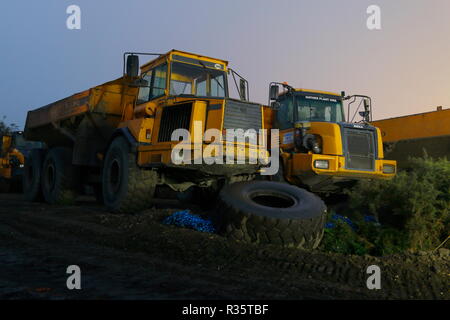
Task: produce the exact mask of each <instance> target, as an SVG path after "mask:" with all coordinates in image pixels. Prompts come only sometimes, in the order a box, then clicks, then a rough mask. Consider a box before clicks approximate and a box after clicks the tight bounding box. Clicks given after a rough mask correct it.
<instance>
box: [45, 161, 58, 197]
mask: <svg viewBox="0 0 450 320" xmlns="http://www.w3.org/2000/svg"><path fill="white" fill-rule="evenodd" d="M55 176H56V172H55V166H54V165H53V163H51V162H50V163H49V164H48V165H47V169H46V175H45V185H46V187H47V190H49V191H51V190H53V189H54V188H55Z"/></svg>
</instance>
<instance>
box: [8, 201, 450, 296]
mask: <svg viewBox="0 0 450 320" xmlns="http://www.w3.org/2000/svg"><path fill="white" fill-rule="evenodd" d="M156 205H157V208H153V209H150V210H147V211H144V212H141V213H137V214H135V215H116V214H110V213H107V212H105V211H104V209H103V208H102V206H100V205H98V204H96V203H95V202H94V201H93V200H92V199H90V198H87V197H85V198H80V199H79V201H77V203H76V205H73V206H49V205H46V204H42V203H28V202H24V201H23V200H22V197H21V195H19V194H0V299H158V300H159V299H164V300H166V299H289V300H291V299H294V300H300V299H449V298H450V292H449V288H450V286H449V285H450V281H449V280H450V260H449V254H448V251H445V250H441V251H439V252H437V253H435V254H432V253H420V254H405V255H393V256H387V257H382V258H376V257H370V256H365V257H359V256H344V255H339V254H330V253H324V252H320V251H301V250H296V249H287V248H286V249H283V248H279V247H275V246H261V245H260V246H257V245H248V244H243V243H238V242H234V241H231V240H228V239H226V238H223V237H221V236H218V235H216V234H209V233H201V232H197V231H194V230H189V229H183V228H178V227H174V226H166V225H163V224H161V220H162V219H163V218H164V217H166V216H168V215H170V214H171V213H173V212H176V211H178V210H179V209H182V208H183V206H182V205H181V204H179V203H177V202H176V201H167V200H165V201H160V202H157V204H156ZM192 209H193V210H194V211H195V212H198V211H199V209H196V208H192ZM372 264H375V265H378V266H379V267H380V268H381V286H382V288H381V290H369V289H367V287H366V279H367V277H368V275H367V274H366V269H367V267H368V266H369V265H372ZM69 265H78V266H79V267H80V268H81V277H82V278H81V287H82V289H81V290H68V289H67V287H66V280H67V277H68V276H69V275H68V274H66V269H67V267H68V266H69Z"/></svg>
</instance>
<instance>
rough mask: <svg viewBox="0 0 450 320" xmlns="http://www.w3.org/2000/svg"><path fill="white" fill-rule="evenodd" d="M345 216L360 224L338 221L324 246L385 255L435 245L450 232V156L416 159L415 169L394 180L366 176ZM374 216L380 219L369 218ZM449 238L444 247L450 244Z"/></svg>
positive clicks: (354, 190) (351, 193)
mask: <svg viewBox="0 0 450 320" xmlns="http://www.w3.org/2000/svg"><path fill="white" fill-rule="evenodd" d="M346 193H347V194H348V196H349V201H348V206H347V209H346V210H345V212H339V214H341V215H345V216H348V217H350V218H351V219H352V221H354V223H355V224H356V226H357V227H356V230H353V229H352V228H351V227H350V226H349V225H348V224H347V223H345V222H343V221H333V220H329V221H333V223H334V224H335V227H334V228H331V229H327V230H326V233H325V237H324V240H323V242H322V248H323V249H324V250H326V251H333V252H341V253H348V254H359V255H361V254H371V255H386V254H392V253H398V252H403V251H418V250H432V249H435V248H436V247H437V246H438V245H439V244H440V243H441V242H442V241H443V240H445V239H446V238H447V237H448V235H449V234H450V161H448V160H446V159H439V160H433V159H431V158H428V157H424V158H417V159H411V161H410V168H408V169H407V170H404V171H402V172H399V173H398V175H397V176H396V177H395V178H394V179H392V180H390V181H361V182H360V183H358V184H357V185H356V186H355V187H354V188H352V189H351V190H347V191H346ZM367 215H369V216H374V217H375V218H376V219H377V220H378V221H379V222H380V224H376V223H369V222H365V221H364V216H367ZM448 245H449V244H448V243H447V244H446V246H445V247H448Z"/></svg>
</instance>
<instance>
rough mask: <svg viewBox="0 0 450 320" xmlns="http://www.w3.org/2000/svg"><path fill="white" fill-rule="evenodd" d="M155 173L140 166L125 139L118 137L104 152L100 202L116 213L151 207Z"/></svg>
mask: <svg viewBox="0 0 450 320" xmlns="http://www.w3.org/2000/svg"><path fill="white" fill-rule="evenodd" d="M156 182H157V173H156V172H155V171H152V170H145V169H141V168H139V167H138V166H137V164H136V155H135V154H134V153H131V152H130V147H129V145H128V142H127V141H126V140H125V138H123V137H117V138H116V139H114V141H113V142H112V143H111V145H110V147H109V149H108V152H107V153H106V157H105V162H104V166H103V174H102V189H103V201H104V204H105V205H106V207H107V208H108V210H110V211H112V212H116V213H137V212H139V211H141V210H144V209H147V208H149V207H150V206H151V203H152V200H153V196H154V193H155V188H156Z"/></svg>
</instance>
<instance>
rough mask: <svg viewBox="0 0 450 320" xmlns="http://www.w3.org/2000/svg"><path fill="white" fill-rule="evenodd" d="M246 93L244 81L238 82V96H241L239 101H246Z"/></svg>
mask: <svg viewBox="0 0 450 320" xmlns="http://www.w3.org/2000/svg"><path fill="white" fill-rule="evenodd" d="M246 93H247V86H246V83H245V80H244V79H240V80H239V95H240V96H241V100H243V101H245V100H247V97H246Z"/></svg>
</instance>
